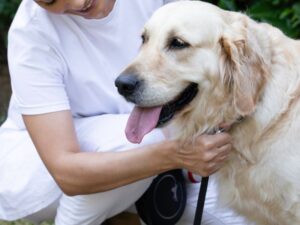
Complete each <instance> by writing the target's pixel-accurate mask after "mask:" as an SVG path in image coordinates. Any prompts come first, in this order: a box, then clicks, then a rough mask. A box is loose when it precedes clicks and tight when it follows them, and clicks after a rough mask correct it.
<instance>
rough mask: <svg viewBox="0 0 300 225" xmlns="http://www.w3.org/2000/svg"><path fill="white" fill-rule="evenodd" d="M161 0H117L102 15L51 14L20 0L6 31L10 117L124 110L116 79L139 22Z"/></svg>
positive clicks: (135, 44)
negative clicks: (10, 90) (108, 12)
mask: <svg viewBox="0 0 300 225" xmlns="http://www.w3.org/2000/svg"><path fill="white" fill-rule="evenodd" d="M162 4H164V1H163V0H130V1H126V0H122V1H119V0H117V1H116V3H115V6H114V8H113V11H112V12H111V13H110V14H109V15H108V16H107V17H106V18H104V19H101V20H87V19H84V18H82V17H79V16H74V15H54V14H51V13H47V12H46V11H45V10H43V9H41V8H40V7H39V6H38V5H37V4H35V3H34V2H33V0H24V1H23V2H22V4H21V7H20V9H19V11H18V13H17V15H16V17H15V19H14V21H13V24H12V26H11V29H10V31H9V42H8V59H9V69H10V74H11V80H12V90H13V95H12V98H11V103H10V108H9V113H8V118H9V119H10V120H12V121H13V122H14V123H15V125H16V126H17V127H18V128H21V129H23V128H24V124H23V121H22V119H21V116H20V115H21V114H27V115H34V114H41V113H48V112H54V111H60V110H66V109H70V110H71V111H72V115H73V116H74V117H87V116H92V115H99V114H106V113H109V114H118V113H128V112H129V111H130V109H131V105H130V104H129V103H127V102H125V100H124V99H123V98H122V97H121V96H120V95H119V94H118V93H117V89H116V88H115V87H114V80H115V78H116V77H117V76H118V75H119V74H120V72H121V71H122V69H124V67H125V66H126V65H127V64H128V63H129V62H130V60H132V59H133V57H134V56H135V55H136V53H137V50H138V48H139V46H140V42H141V40H140V33H141V30H142V26H143V24H144V23H145V21H146V20H147V19H148V18H149V16H150V15H151V14H152V13H153V11H154V10H155V9H157V8H158V7H160V6H161V5H162Z"/></svg>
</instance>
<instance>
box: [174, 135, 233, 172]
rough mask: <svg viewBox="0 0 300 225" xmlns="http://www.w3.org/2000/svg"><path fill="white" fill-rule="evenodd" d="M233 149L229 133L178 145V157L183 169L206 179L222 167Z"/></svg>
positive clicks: (204, 137) (205, 136)
mask: <svg viewBox="0 0 300 225" xmlns="http://www.w3.org/2000/svg"><path fill="white" fill-rule="evenodd" d="M231 148H232V144H231V136H230V135H229V134H227V133H220V134H215V135H200V136H198V137H197V138H196V139H193V141H190V142H186V143H184V144H180V143H178V145H177V154H178V155H177V156H178V157H179V159H180V161H181V163H182V165H181V167H182V168H185V169H187V170H189V171H191V172H193V173H195V174H199V175H201V176H203V177H206V176H209V175H211V174H213V173H214V172H216V171H217V170H219V169H220V168H221V167H222V165H223V163H224V161H225V160H226V158H227V157H228V155H229V152H230V150H231Z"/></svg>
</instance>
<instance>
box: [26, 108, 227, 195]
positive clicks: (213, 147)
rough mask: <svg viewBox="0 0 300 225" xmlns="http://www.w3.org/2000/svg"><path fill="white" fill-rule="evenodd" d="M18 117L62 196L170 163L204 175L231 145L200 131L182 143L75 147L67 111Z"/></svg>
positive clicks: (223, 137)
mask: <svg viewBox="0 0 300 225" xmlns="http://www.w3.org/2000/svg"><path fill="white" fill-rule="evenodd" d="M23 119H24V122H25V125H26V127H27V129H28V131H29V134H30V136H31V138H32V140H33V142H34V145H35V146H36V148H37V151H38V153H39V155H40V157H41V158H42V160H43V162H44V163H45V165H46V167H47V168H48V170H49V172H50V173H51V174H52V176H53V177H54V179H55V180H56V182H57V184H58V185H59V186H60V188H61V189H62V190H63V192H64V193H66V194H67V195H78V194H89V193H96V192H102V191H107V190H110V189H113V188H116V187H120V186H123V185H126V184H129V183H132V182H134V181H137V180H140V179H143V178H146V177H150V176H153V175H156V174H159V173H161V172H164V171H167V170H171V169H175V168H186V169H188V170H190V171H192V172H196V173H198V174H200V175H204V176H207V175H209V174H211V173H213V172H215V171H216V170H217V169H218V168H219V167H220V165H221V163H222V161H223V160H224V159H225V158H226V156H227V155H228V152H229V150H230V148H231V145H230V137H229V135H227V134H220V135H217V136H201V137H199V138H198V139H197V140H196V142H195V143H194V144H189V145H185V147H184V148H183V147H181V146H180V145H179V144H178V143H177V142H176V141H164V142H162V143H158V144H152V145H148V146H144V147H140V148H136V149H133V150H131V151H122V152H103V153H102V152H80V148H79V143H78V140H77V137H76V134H75V129H74V126H73V120H72V116H71V113H70V111H68V110H66V111H60V112H54V113H47V114H41V115H24V116H23ZM219 146H220V147H219Z"/></svg>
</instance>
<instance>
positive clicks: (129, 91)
mask: <svg viewBox="0 0 300 225" xmlns="http://www.w3.org/2000/svg"><path fill="white" fill-rule="evenodd" d="M140 84H141V81H140V80H139V79H138V77H137V76H136V75H134V74H121V75H120V76H119V77H118V78H117V79H116V80H115V86H116V87H117V88H118V92H119V93H120V94H121V95H123V96H124V97H125V98H126V99H127V100H131V101H132V100H133V99H132V96H133V95H134V93H135V91H136V90H137V89H138V88H139V86H140Z"/></svg>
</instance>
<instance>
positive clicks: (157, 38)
mask: <svg viewBox="0 0 300 225" xmlns="http://www.w3.org/2000/svg"><path fill="white" fill-rule="evenodd" d="M142 40H143V43H142V46H141V48H140V51H139V54H138V55H137V57H136V58H135V59H134V60H133V62H132V63H131V64H130V65H129V66H128V67H127V68H126V69H125V70H124V72H123V73H122V74H121V75H120V76H119V77H118V78H117V79H116V82H115V84H116V86H117V87H118V91H119V92H120V93H121V94H122V95H123V96H124V97H125V98H126V99H127V100H128V101H130V102H133V103H135V104H136V106H135V108H134V110H133V112H132V114H131V116H130V117H129V120H128V125H127V128H126V134H127V138H128V139H129V140H130V141H132V142H136V143H138V142H140V141H141V140H142V138H143V136H144V135H145V134H146V133H148V132H150V131H151V130H152V129H153V128H155V127H161V126H163V125H165V124H168V123H169V122H170V121H171V127H172V129H173V131H174V132H173V137H174V138H179V139H181V140H182V141H183V142H184V141H185V139H187V138H188V137H189V138H190V137H193V136H195V135H199V134H203V133H212V132H213V131H214V130H216V129H218V126H219V125H220V124H222V123H225V124H230V125H231V129H230V131H229V132H230V133H231V135H232V137H233V145H234V149H233V151H232V153H231V155H230V157H229V160H228V162H226V164H225V165H224V167H223V168H222V169H221V170H220V172H219V181H220V193H221V200H222V201H223V202H225V203H227V204H228V205H229V206H231V207H233V208H234V209H235V210H236V211H237V212H239V213H241V214H242V215H245V216H246V217H248V218H249V219H250V220H252V221H255V222H256V223H257V224H260V225H284V224H285V225H296V224H300V42H299V41H296V40H292V39H290V38H288V37H287V36H285V35H284V34H283V33H282V32H281V31H280V30H278V29H276V28H274V27H272V26H270V25H267V24H265V23H258V22H256V21H254V20H252V19H250V18H249V17H248V16H246V15H244V14H242V13H237V12H229V11H225V10H222V9H220V8H218V7H216V6H214V5H211V4H208V3H204V2H199V1H179V2H176V3H170V4H167V5H166V6H164V7H162V8H160V9H159V10H157V11H156V12H155V13H154V15H153V16H152V17H151V18H150V20H149V21H148V22H147V23H146V25H145V27H144V30H143V33H142Z"/></svg>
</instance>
